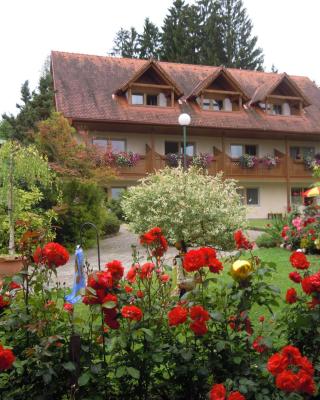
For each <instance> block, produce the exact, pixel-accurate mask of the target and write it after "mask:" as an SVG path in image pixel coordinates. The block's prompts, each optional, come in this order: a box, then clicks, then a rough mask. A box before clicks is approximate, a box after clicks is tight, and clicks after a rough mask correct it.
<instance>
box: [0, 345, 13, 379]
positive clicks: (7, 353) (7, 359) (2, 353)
mask: <svg viewBox="0 0 320 400" xmlns="http://www.w3.org/2000/svg"><path fill="white" fill-rule="evenodd" d="M15 359H16V357H15V356H14V354H13V353H12V351H11V350H10V349H5V348H4V347H3V346H2V345H1V344H0V372H2V371H5V370H7V369H10V368H11V367H12V364H13V363H14V361H15Z"/></svg>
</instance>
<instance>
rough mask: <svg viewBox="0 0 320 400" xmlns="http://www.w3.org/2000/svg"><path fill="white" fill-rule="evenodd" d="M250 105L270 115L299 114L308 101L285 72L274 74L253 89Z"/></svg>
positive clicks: (307, 104)
mask: <svg viewBox="0 0 320 400" xmlns="http://www.w3.org/2000/svg"><path fill="white" fill-rule="evenodd" d="M250 105H254V106H257V107H259V108H260V109H262V110H263V111H264V112H266V113H267V114H270V115H284V116H289V115H301V114H302V110H303V108H304V107H307V106H309V105H310V103H309V101H308V100H307V98H306V97H305V95H304V94H303V92H302V91H301V90H300V88H299V87H298V86H297V84H296V83H295V82H294V80H293V79H291V78H290V77H289V76H288V75H287V74H286V73H283V74H280V75H275V76H274V77H273V78H272V79H269V80H268V81H267V82H266V83H264V84H263V85H261V86H259V87H258V88H257V90H256V91H255V93H254V95H253V97H252V99H251V101H250Z"/></svg>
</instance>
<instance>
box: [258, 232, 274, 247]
mask: <svg viewBox="0 0 320 400" xmlns="http://www.w3.org/2000/svg"><path fill="white" fill-rule="evenodd" d="M256 244H257V246H258V247H265V248H271V247H277V246H278V244H279V237H278V238H275V237H273V236H271V235H270V234H269V233H262V234H261V235H259V236H258V237H257V240H256Z"/></svg>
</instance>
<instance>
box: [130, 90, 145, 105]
mask: <svg viewBox="0 0 320 400" xmlns="http://www.w3.org/2000/svg"><path fill="white" fill-rule="evenodd" d="M131 103H132V104H134V105H140V106H141V105H143V103H144V95H143V93H132V96H131Z"/></svg>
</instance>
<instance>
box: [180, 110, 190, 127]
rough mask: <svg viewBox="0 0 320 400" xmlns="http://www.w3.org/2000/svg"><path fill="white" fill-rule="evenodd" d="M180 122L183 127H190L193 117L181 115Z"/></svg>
mask: <svg viewBox="0 0 320 400" xmlns="http://www.w3.org/2000/svg"><path fill="white" fill-rule="evenodd" d="M178 121H179V124H180V125H181V126H187V125H190V122H191V117H190V115H189V114H186V113H183V114H180V115H179V118H178Z"/></svg>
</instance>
